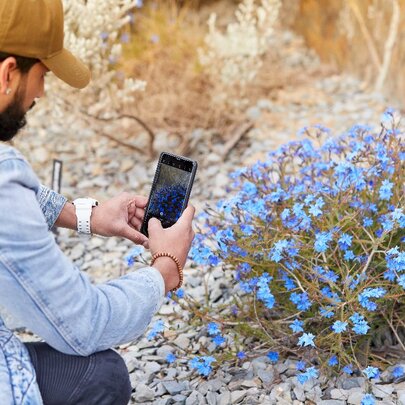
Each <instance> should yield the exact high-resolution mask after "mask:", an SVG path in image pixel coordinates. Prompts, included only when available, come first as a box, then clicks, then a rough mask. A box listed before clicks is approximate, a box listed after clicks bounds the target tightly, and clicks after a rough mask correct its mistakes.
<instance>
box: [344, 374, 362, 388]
mask: <svg viewBox="0 0 405 405" xmlns="http://www.w3.org/2000/svg"><path fill="white" fill-rule="evenodd" d="M342 388H343V389H344V390H350V389H351V388H362V389H365V388H366V380H365V378H363V377H351V378H345V379H344V380H343V381H342Z"/></svg>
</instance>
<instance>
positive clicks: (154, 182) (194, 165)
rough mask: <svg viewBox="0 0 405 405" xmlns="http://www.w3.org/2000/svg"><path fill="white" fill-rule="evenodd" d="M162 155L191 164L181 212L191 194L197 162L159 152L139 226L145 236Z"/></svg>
mask: <svg viewBox="0 0 405 405" xmlns="http://www.w3.org/2000/svg"><path fill="white" fill-rule="evenodd" d="M164 155H167V156H171V157H174V158H179V159H181V160H183V161H187V162H191V163H192V165H193V169H192V171H191V177H190V182H189V184H188V187H187V191H186V196H185V197H184V201H183V206H182V208H181V213H183V211H184V210H185V209H186V207H187V204H188V200H189V198H190V194H191V189H192V188H193V184H194V178H195V174H196V172H197V167H198V163H197V162H196V161H195V160H191V159H188V158H185V157H184V156H180V155H175V154H173V153H169V152H162V153H161V154H160V156H159V161H158V164H157V167H156V171H155V175H154V177H153V182H152V187H151V189H150V193H149V199H148V203H147V205H146V208H145V216H144V218H143V221H142V226H141V233H143V234H144V235H145V236H147V237H148V236H149V235H148V224H147V222H146V218H148V213H149V209H150V203H151V199H152V195H153V193H154V191H155V188H156V183H157V181H158V178H159V174H160V169H161V166H162V159H163V157H164Z"/></svg>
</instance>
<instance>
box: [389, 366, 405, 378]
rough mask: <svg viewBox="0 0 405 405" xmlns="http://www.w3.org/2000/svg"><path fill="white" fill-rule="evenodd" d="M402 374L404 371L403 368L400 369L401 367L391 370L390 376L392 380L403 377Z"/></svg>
mask: <svg viewBox="0 0 405 405" xmlns="http://www.w3.org/2000/svg"><path fill="white" fill-rule="evenodd" d="M404 374H405V371H404V369H403V367H401V366H397V367H395V368H394V369H393V370H392V376H393V377H394V378H400V377H403V376H404Z"/></svg>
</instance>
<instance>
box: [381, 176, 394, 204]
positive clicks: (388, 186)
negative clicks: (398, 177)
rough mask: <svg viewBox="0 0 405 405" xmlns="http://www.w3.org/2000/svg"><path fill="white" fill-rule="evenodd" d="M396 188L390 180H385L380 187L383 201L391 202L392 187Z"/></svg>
mask: <svg viewBox="0 0 405 405" xmlns="http://www.w3.org/2000/svg"><path fill="white" fill-rule="evenodd" d="M393 186H394V184H393V183H391V182H390V181H389V180H387V179H385V180H384V181H383V182H382V185H381V187H380V191H379V195H380V199H381V200H389V199H390V198H391V197H392V191H391V190H392V187H393Z"/></svg>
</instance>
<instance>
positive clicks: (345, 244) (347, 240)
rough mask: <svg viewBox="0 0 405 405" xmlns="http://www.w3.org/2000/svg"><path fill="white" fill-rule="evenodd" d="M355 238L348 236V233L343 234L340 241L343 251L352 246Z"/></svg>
mask: <svg viewBox="0 0 405 405" xmlns="http://www.w3.org/2000/svg"><path fill="white" fill-rule="evenodd" d="M352 241H353V236H351V235H348V234H347V233H342V235H341V237H340V238H339V240H338V243H339V246H340V248H341V249H343V250H346V249H348V248H349V247H350V246H351V245H352Z"/></svg>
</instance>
